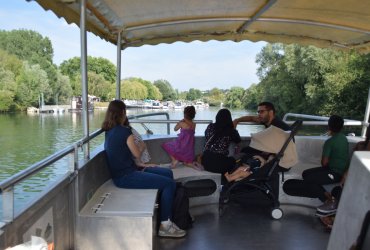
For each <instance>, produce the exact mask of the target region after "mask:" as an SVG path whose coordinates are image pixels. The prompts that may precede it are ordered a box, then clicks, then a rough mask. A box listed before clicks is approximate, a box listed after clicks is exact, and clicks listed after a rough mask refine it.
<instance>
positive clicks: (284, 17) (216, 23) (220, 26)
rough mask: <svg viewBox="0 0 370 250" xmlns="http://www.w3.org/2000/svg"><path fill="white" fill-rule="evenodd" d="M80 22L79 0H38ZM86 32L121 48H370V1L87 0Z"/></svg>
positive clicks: (67, 19)
mask: <svg viewBox="0 0 370 250" xmlns="http://www.w3.org/2000/svg"><path fill="white" fill-rule="evenodd" d="M36 1H37V2H38V3H39V4H40V5H41V6H42V7H43V8H44V9H45V10H51V11H53V12H54V13H55V14H56V15H57V16H58V17H63V18H65V20H66V21H67V22H68V23H75V24H77V25H79V23H80V11H79V8H80V5H79V1H77V0H53V1H50V0H36ZM86 6H87V13H86V14H87V17H86V28H87V30H88V31H90V32H92V33H94V34H95V35H97V36H99V37H101V38H102V39H105V40H107V41H109V42H111V43H113V44H117V41H118V39H119V36H118V33H121V38H122V39H121V49H124V48H126V47H138V46H142V45H146V44H148V45H156V44H160V43H173V42H176V41H182V42H191V41H195V40H199V41H209V40H218V41H225V40H232V41H235V42H238V41H243V40H249V41H253V42H257V41H266V42H282V43H287V44H289V43H298V44H302V45H315V46H318V47H323V48H339V49H355V50H357V51H359V52H362V53H367V52H369V51H370V0H362V1H348V0H325V1H323V0H270V1H268V0H232V1H225V0H202V1H199V0H87V4H86Z"/></svg>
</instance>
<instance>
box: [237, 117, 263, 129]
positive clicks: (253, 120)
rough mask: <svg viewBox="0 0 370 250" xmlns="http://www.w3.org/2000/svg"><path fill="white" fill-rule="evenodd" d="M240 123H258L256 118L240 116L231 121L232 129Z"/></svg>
mask: <svg viewBox="0 0 370 250" xmlns="http://www.w3.org/2000/svg"><path fill="white" fill-rule="evenodd" d="M240 122H259V121H258V116H248V115H247V116H242V117H239V118H237V119H235V120H234V121H233V123H234V128H236V126H237V125H238V123H240Z"/></svg>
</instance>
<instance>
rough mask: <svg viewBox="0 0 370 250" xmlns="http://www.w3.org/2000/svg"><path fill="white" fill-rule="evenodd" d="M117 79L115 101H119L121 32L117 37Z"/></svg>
mask: <svg viewBox="0 0 370 250" xmlns="http://www.w3.org/2000/svg"><path fill="white" fill-rule="evenodd" d="M116 75H117V79H116V99H117V100H120V99H121V31H120V32H118V35H117V74H116Z"/></svg>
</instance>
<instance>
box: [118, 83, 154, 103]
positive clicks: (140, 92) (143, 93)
mask: <svg viewBox="0 0 370 250" xmlns="http://www.w3.org/2000/svg"><path fill="white" fill-rule="evenodd" d="M147 96H148V90H147V88H146V87H145V85H144V84H142V83H141V82H139V81H136V80H135V79H126V80H123V81H122V82H121V97H122V98H124V99H131V100H132V99H134V100H143V99H145V98H146V97H147Z"/></svg>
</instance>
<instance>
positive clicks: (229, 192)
mask: <svg viewBox="0 0 370 250" xmlns="http://www.w3.org/2000/svg"><path fill="white" fill-rule="evenodd" d="M301 125H302V121H301V120H298V121H295V122H294V123H293V124H292V126H291V131H290V134H289V137H288V138H287V139H286V141H285V142H284V144H283V146H282V148H281V149H280V151H279V152H278V153H277V154H276V155H274V157H273V158H272V160H270V161H269V162H267V163H266V164H265V165H264V166H263V167H261V168H260V169H259V170H258V171H257V172H255V173H253V174H252V175H250V176H248V177H246V178H244V179H242V180H239V181H234V182H230V183H228V184H227V185H225V186H224V188H223V190H222V192H221V194H220V202H219V215H220V216H222V215H223V213H224V212H225V209H226V206H227V204H228V203H229V202H230V200H232V199H234V198H235V199H237V198H238V199H240V198H243V197H248V196H250V194H251V193H252V192H254V193H255V192H262V194H264V195H265V196H266V197H267V198H268V200H269V201H270V203H271V205H272V209H271V216H272V218H274V219H280V218H282V217H283V211H282V210H281V209H280V202H279V173H278V172H279V168H281V167H280V166H279V162H280V160H281V158H282V157H283V155H284V152H285V150H286V149H287V147H288V145H289V142H290V141H291V140H293V138H294V136H295V135H296V134H297V132H298V130H299V128H300V127H301Z"/></svg>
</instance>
